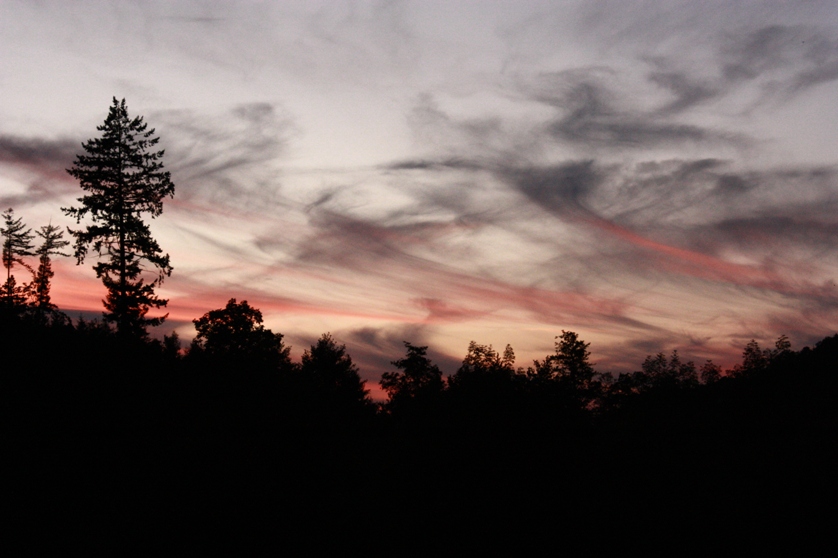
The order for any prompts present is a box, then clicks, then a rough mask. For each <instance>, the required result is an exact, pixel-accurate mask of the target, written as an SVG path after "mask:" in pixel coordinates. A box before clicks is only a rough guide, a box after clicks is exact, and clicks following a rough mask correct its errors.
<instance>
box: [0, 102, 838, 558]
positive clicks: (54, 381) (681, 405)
mask: <svg viewBox="0 0 838 558" xmlns="http://www.w3.org/2000/svg"><path fill="white" fill-rule="evenodd" d="M98 130H99V131H101V132H102V134H101V136H100V137H98V138H94V139H91V140H89V141H88V142H85V143H84V144H82V147H83V149H84V152H85V153H84V154H83V155H78V156H77V158H76V161H75V162H74V164H73V166H72V168H71V169H69V170H68V172H69V173H70V175H72V176H73V177H74V178H75V179H77V180H78V181H79V184H80V186H81V188H82V190H83V191H84V192H85V194H84V196H83V197H81V198H78V200H77V202H78V204H77V205H76V206H73V207H69V208H63V212H64V213H65V214H66V215H68V216H70V217H72V218H73V219H75V221H76V224H77V228H75V229H73V228H68V229H67V232H68V233H69V235H70V236H71V237H72V238H73V240H74V242H73V243H72V245H73V255H74V256H75V258H76V261H77V263H83V262H84V261H85V258H88V257H90V258H94V257H95V259H96V260H97V261H96V263H95V264H94V265H93V270H94V271H95V273H96V276H97V277H98V278H99V279H101V280H102V283H103V285H104V287H105V289H106V290H107V295H106V298H105V300H104V301H103V303H104V307H105V312H104V313H103V316H102V319H101V320H92V321H85V320H81V319H80V320H78V321H77V322H73V321H72V320H71V319H70V318H68V317H67V316H66V315H65V314H63V313H62V312H61V311H60V310H59V309H58V308H57V307H56V306H55V305H54V304H53V303H52V301H51V299H50V296H49V292H50V284H51V280H52V278H53V277H54V273H53V271H52V265H51V258H52V257H55V256H59V255H65V256H66V255H69V254H64V253H63V252H62V250H63V249H65V248H67V247H68V246H69V245H70V241H69V240H64V239H63V232H62V231H59V229H58V228H57V227H54V226H53V225H52V224H49V225H47V226H45V227H41V228H40V229H39V230H38V231H37V233H36V234H37V236H39V237H40V238H41V241H40V245H39V247H38V248H36V247H35V244H34V240H35V236H36V235H35V234H33V233H32V231H31V230H30V229H28V228H27V227H26V225H25V224H24V223H23V221H22V219H21V218H16V217H15V215H14V213H13V211H12V210H8V211H6V212H5V213H4V214H3V223H2V226H0V238H2V242H3V265H4V267H5V269H6V280H5V282H4V285H3V288H2V291H0V355H2V362H3V367H2V372H0V413H2V414H0V429H1V430H0V441H2V452H3V453H2V457H3V465H4V471H5V475H4V480H5V483H3V491H2V494H1V495H2V498H3V502H4V504H5V510H6V511H7V512H10V513H7V514H6V515H7V516H12V517H13V518H14V519H13V520H12V522H9V523H7V524H6V525H4V526H5V527H6V531H7V532H8V531H12V532H14V531H15V530H16V529H17V527H18V526H20V527H21V529H20V530H19V531H20V532H29V531H30V530H33V529H35V530H37V531H39V532H41V533H43V536H42V537H40V538H38V537H36V538H30V539H27V544H28V547H29V548H30V550H32V551H33V552H32V553H35V552H34V550H35V549H36V548H37V544H38V543H39V542H40V541H41V539H48V540H50V541H54V540H56V539H59V538H60V537H58V536H57V534H56V532H57V528H58V526H63V527H65V528H66V527H69V531H70V532H71V533H72V534H73V535H75V537H77V538H78V539H79V540H78V541H76V542H74V543H71V542H70V540H69V539H63V538H61V540H62V541H64V540H66V543H65V544H64V546H67V547H72V548H84V549H87V548H89V547H91V546H92V545H94V544H96V543H101V544H104V543H105V541H109V540H112V539H115V540H117V541H118V542H117V543H116V544H115V546H113V547H111V548H110V549H109V550H110V551H111V552H110V554H114V552H113V550H118V551H120V552H119V554H124V553H125V549H131V550H132V551H135V552H136V550H139V549H142V550H143V553H144V554H152V553H153V554H155V555H157V554H161V550H162V551H164V552H165V551H168V552H166V553H167V554H173V553H175V552H176V553H178V554H186V553H190V554H191V553H194V550H196V547H197V546H198V545H199V544H200V543H201V542H211V543H213V542H215V541H217V540H218V539H220V538H221V536H222V534H235V536H237V537H238V539H236V540H235V547H234V548H235V550H236V554H237V555H238V554H242V550H243V549H244V548H245V547H246V545H247V544H248V543H252V542H254V541H264V540H265V539H266V538H273V539H274V540H275V542H277V543H279V544H280V545H281V546H284V547H285V548H287V549H290V550H292V551H294V552H295V554H312V555H316V554H318V553H317V552H315V550H316V549H318V548H319V547H325V546H333V547H335V548H337V549H339V550H340V551H341V555H345V554H349V553H350V551H351V550H354V549H364V548H366V549H368V550H369V549H374V550H379V551H380V550H384V551H385V552H386V553H387V554H392V555H403V554H408V555H414V554H420V553H422V554H426V553H428V552H439V551H443V550H444V551H446V553H447V554H451V553H454V552H457V553H466V554H468V555H475V554H477V553H484V551H490V552H492V554H498V553H504V554H510V553H511V552H513V551H514V552H516V553H521V552H522V551H526V550H532V551H538V552H539V553H545V552H549V553H559V552H568V553H571V554H595V553H598V552H599V551H601V550H605V549H606V548H608V549H610V550H612V551H613V550H615V549H616V550H623V551H625V550H628V549H631V548H634V547H638V546H641V545H645V546H653V547H658V550H659V553H664V552H665V553H666V554H668V555H669V554H678V555H681V554H685V553H693V554H698V553H701V554H709V553H710V552H713V553H714V554H715V553H719V552H724V553H725V554H730V553H731V551H738V550H745V551H751V552H753V550H754V549H755V548H757V547H760V546H766V547H769V548H770V549H771V550H773V551H774V553H782V554H791V553H792V552H793V553H794V554H801V553H802V552H803V551H806V550H808V547H807V546H806V545H807V544H814V542H815V541H818V540H822V539H823V538H824V536H823V535H824V533H830V532H831V529H832V528H833V526H832V525H831V522H830V520H831V519H832V515H830V514H829V512H828V511H827V510H829V509H830V508H831V507H832V506H833V496H834V494H835V488H836V476H835V470H836V469H835V466H836V461H835V457H834V456H833V453H834V451H833V449H834V447H835V442H836V433H838V410H836V405H835V401H836V396H837V395H838V385H836V382H838V370H836V368H838V336H833V337H827V338H825V339H824V340H823V341H821V342H820V343H818V344H817V345H815V346H814V347H812V348H804V349H803V350H800V351H793V350H792V349H791V347H790V345H789V343H788V341H787V339H786V338H785V337H781V338H780V339H779V340H778V341H777V343H776V345H775V347H774V348H772V349H767V350H763V349H762V348H761V347H759V345H758V344H757V343H756V342H755V341H754V342H751V343H749V344H748V345H747V346H746V347H745V349H744V351H743V359H742V363H741V364H739V365H737V366H735V367H734V368H733V369H731V370H728V371H725V372H723V371H722V370H721V369H720V368H719V367H718V366H716V365H714V364H713V363H712V362H707V363H705V364H704V365H702V366H701V367H700V368H697V367H696V366H695V365H694V364H693V363H691V362H683V361H682V360H681V359H680V357H679V356H678V354H677V352H673V353H672V354H671V355H669V356H667V355H665V354H658V355H655V356H649V357H648V358H647V359H646V360H645V361H644V362H643V363H642V364H641V365H640V367H639V370H638V371H637V372H634V373H632V374H621V375H619V376H617V377H614V376H612V375H610V374H608V373H605V372H598V371H596V370H595V368H594V366H593V365H592V364H591V362H590V361H589V351H588V343H586V342H584V341H583V340H582V339H580V338H579V336H578V335H577V334H576V333H574V332H569V331H563V332H562V333H561V335H559V336H558V337H557V338H556V344H555V351H554V352H553V353H552V354H550V355H547V356H545V357H544V359H543V360H540V361H536V362H534V363H533V364H532V366H529V367H527V368H526V369H524V368H516V367H515V357H514V353H513V351H512V348H511V347H507V348H506V350H505V351H503V352H502V353H499V352H498V351H496V350H494V349H493V348H492V347H491V346H486V345H480V344H478V343H471V344H470V345H469V347H468V351H467V354H466V356H465V357H464V359H463V361H462V365H461V366H460V367H459V369H458V370H457V371H456V373H455V374H453V375H452V376H450V377H448V378H445V377H443V375H442V374H441V372H440V370H439V368H438V367H437V366H436V365H435V364H434V363H433V362H431V361H430V359H429V358H428V356H427V348H426V347H422V346H416V345H413V344H411V343H409V342H406V343H405V353H404V355H403V356H402V355H394V361H393V363H392V364H393V368H392V370H391V371H390V372H387V373H385V374H384V375H383V376H382V380H381V386H382V388H383V389H384V390H385V391H386V393H387V394H388V400H387V401H386V402H385V403H382V404H376V403H374V402H373V401H372V400H371V399H370V397H369V393H368V391H367V390H366V388H365V385H364V382H363V381H362V380H361V376H360V374H359V370H358V368H357V366H356V365H355V364H354V363H353V362H352V358H351V356H350V355H349V354H348V353H347V351H346V348H345V346H343V345H341V344H339V343H338V342H337V341H336V340H335V339H333V338H332V337H331V336H330V335H329V334H325V335H323V336H322V337H320V339H318V340H317V342H316V343H315V344H314V345H312V346H311V347H310V348H308V349H307V350H306V351H305V352H304V354H303V356H302V358H301V360H300V362H293V361H292V360H291V358H290V356H289V353H290V351H289V348H288V347H287V346H286V345H285V343H284V342H283V337H282V335H280V334H277V333H274V332H272V331H270V330H268V329H266V328H265V327H264V326H263V325H262V315H261V313H260V312H259V310H258V309H256V308H253V307H251V306H250V305H249V304H247V303H246V302H244V301H242V302H237V301H236V300H235V299H231V300H230V301H229V302H228V304H227V305H226V306H225V307H224V308H219V309H216V310H211V311H209V312H207V313H206V314H205V315H204V316H202V317H200V318H197V319H195V320H194V325H195V329H196V336H195V339H194V341H193V342H192V343H191V345H190V346H189V347H188V348H185V349H181V344H180V341H179V340H178V338H177V336H176V335H174V334H173V335H171V336H167V337H164V339H163V340H157V339H153V338H151V337H150V336H149V335H148V328H149V327H153V326H156V325H159V324H160V323H162V321H163V320H164V319H165V316H159V317H148V312H149V311H150V310H151V309H161V308H164V307H165V306H166V304H167V300H165V299H161V298H159V297H158V296H157V294H156V292H155V289H156V288H157V287H158V286H159V285H161V284H162V282H163V280H164V278H165V277H168V276H169V275H170V274H171V272H172V266H171V264H170V261H169V256H168V254H164V253H163V251H162V249H161V248H160V246H159V245H158V244H157V242H156V240H155V239H154V238H153V237H152V236H151V232H150V229H149V227H148V225H147V224H146V223H145V221H144V220H143V216H151V217H152V218H154V217H157V216H159V215H160V214H161V213H162V203H163V200H164V198H166V197H170V196H173V195H174V184H173V183H172V182H171V180H170V176H169V173H168V172H166V171H164V170H163V165H162V157H163V151H162V150H161V151H155V149H156V148H155V145H156V144H157V142H158V138H156V137H154V136H153V134H154V130H153V129H148V128H147V125H146V124H145V123H144V122H143V120H142V118H140V117H135V118H133V119H132V118H130V117H129V116H128V112H127V108H126V106H125V101H124V100H122V101H121V102H120V101H117V100H116V99H114V100H113V105H112V106H111V108H110V111H109V114H108V117H107V119H106V120H105V122H104V124H103V125H102V126H100V127H98ZM36 257H37V264H36V262H35V261H33V260H34V258H36ZM24 270H26V272H28V273H29V274H30V275H31V280H30V281H22V280H20V281H18V279H17V278H16V277H15V275H14V274H15V272H17V273H19V274H21V273H24ZM24 274H25V273H24ZM190 527H192V528H194V530H190ZM65 530H66V529H65ZM172 535H178V536H179V538H180V540H181V542H182V546H169V545H166V544H164V543H163V542H162V541H163V540H165V539H167V538H169V537H170V536H172ZM190 535H191V536H190ZM63 536H66V535H63ZM4 542H6V541H5V540H4ZM501 545H510V546H508V547H507V546H501ZM786 545H787V546H786ZM173 551H174V552H173Z"/></svg>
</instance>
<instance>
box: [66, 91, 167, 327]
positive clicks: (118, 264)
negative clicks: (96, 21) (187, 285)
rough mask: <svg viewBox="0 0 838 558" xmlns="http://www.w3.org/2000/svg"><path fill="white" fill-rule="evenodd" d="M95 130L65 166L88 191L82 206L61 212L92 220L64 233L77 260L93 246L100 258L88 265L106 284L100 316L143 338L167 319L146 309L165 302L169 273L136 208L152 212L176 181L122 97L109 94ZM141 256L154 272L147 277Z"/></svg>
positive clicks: (154, 140)
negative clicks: (161, 293)
mask: <svg viewBox="0 0 838 558" xmlns="http://www.w3.org/2000/svg"><path fill="white" fill-rule="evenodd" d="M96 129H97V130H99V131H100V132H102V136H101V137H99V138H93V139H91V140H88V141H87V142H86V143H83V144H82V147H83V148H84V150H85V152H86V154H84V155H77V156H76V161H75V163H74V164H73V168H71V169H68V170H67V172H68V173H70V175H71V176H73V177H74V178H76V179H77V180H78V181H79V184H80V186H81V188H82V190H84V191H85V192H87V195H85V196H83V197H81V198H78V201H79V203H80V204H81V205H80V206H78V207H70V208H63V211H64V212H65V213H66V214H67V215H69V216H71V217H74V218H75V219H76V222H77V223H80V222H81V220H82V219H83V218H85V217H89V218H90V220H91V221H92V222H93V224H91V225H87V226H86V227H85V228H83V229H79V230H73V229H70V233H71V234H72V235H73V236H74V237H75V240H76V242H75V256H76V260H77V263H79V264H81V263H82V262H83V261H84V259H85V256H87V253H88V250H89V248H90V246H91V245H92V247H93V250H94V251H95V252H96V253H97V255H98V256H99V258H100V260H99V262H98V263H97V264H96V265H95V266H93V269H94V270H95V271H96V276H97V277H99V278H100V279H102V283H104V285H105V287H106V288H107V289H108V295H107V298H106V299H105V300H104V301H103V302H104V305H105V309H106V310H107V311H106V312H105V319H106V320H108V321H109V322H112V323H114V324H116V328H117V331H118V332H120V333H121V334H128V335H136V336H140V337H144V336H145V335H146V334H147V332H146V327H147V326H156V325H159V324H160V323H162V322H163V320H164V319H165V318H166V316H163V317H157V318H146V317H145V316H146V313H147V312H148V311H149V309H150V308H152V307H154V308H161V307H164V306H166V304H167V303H168V300H164V299H161V298H159V297H158V296H157V295H156V294H155V292H154V291H155V288H156V287H158V286H159V285H160V284H161V283H162V282H163V279H164V278H165V277H168V276H170V275H171V273H172V266H171V265H170V263H169V255H168V254H163V251H162V250H161V249H160V246H159V245H158V244H157V241H156V240H155V239H153V238H152V237H151V232H150V231H149V228H148V225H147V224H146V223H145V222H144V221H143V219H142V215H143V214H148V215H150V216H151V217H152V218H155V217H158V216H159V215H160V214H161V213H162V212H163V198H165V197H166V196H169V197H173V196H174V193H175V185H174V184H173V183H172V181H171V176H170V174H169V173H168V172H166V171H164V170H163V163H162V161H161V160H162V158H163V150H160V151H155V150H154V146H155V145H156V144H157V142H158V141H159V140H160V138H158V137H153V136H154V129H153V128H152V129H148V125H147V124H145V123H144V122H143V119H142V117H135V118H133V119H132V118H130V117H129V116H128V109H127V108H126V106H125V99H122V101H117V99H116V98H115V97H114V99H113V104H112V105H111V107H110V111H109V112H108V117H107V118H106V119H105V123H104V124H103V125H101V126H97V128H96ZM144 263H148V264H151V268H152V269H153V270H154V271H155V272H156V276H154V277H153V278H152V279H150V280H149V281H148V282H146V278H144V277H143V269H144V267H147V266H145V265H144Z"/></svg>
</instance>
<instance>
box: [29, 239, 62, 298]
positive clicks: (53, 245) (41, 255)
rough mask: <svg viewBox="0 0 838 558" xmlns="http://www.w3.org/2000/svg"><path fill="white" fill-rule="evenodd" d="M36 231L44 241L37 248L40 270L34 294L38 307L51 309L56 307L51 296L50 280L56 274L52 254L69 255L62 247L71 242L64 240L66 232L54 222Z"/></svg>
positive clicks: (34, 282) (34, 281) (35, 280)
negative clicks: (53, 268)
mask: <svg viewBox="0 0 838 558" xmlns="http://www.w3.org/2000/svg"><path fill="white" fill-rule="evenodd" d="M35 232H36V233H37V234H38V236H40V237H41V238H42V239H43V242H41V245H40V246H38V249H37V250H35V253H36V254H37V255H38V271H37V272H36V273H35V279H34V280H33V281H32V285H33V286H32V296H33V298H34V304H35V306H36V307H37V308H40V309H41V310H50V309H54V308H55V307H56V306H55V305H54V304H53V303H52V301H51V299H50V296H49V291H50V281H52V278H53V277H54V276H55V272H54V271H53V270H52V256H69V254H65V253H64V252H62V251H61V249H62V248H64V247H66V246H69V245H70V242H69V241H67V240H64V233H63V232H62V231H61V229H60V228H59V227H56V226H55V225H53V224H52V223H50V224H49V225H45V226H43V227H41V228H40V229H39V230H37V231H35Z"/></svg>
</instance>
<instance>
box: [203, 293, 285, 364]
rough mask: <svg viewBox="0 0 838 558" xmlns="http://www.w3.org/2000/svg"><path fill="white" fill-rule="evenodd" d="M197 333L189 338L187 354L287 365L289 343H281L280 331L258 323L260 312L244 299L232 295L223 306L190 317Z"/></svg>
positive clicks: (247, 362) (225, 361)
mask: <svg viewBox="0 0 838 558" xmlns="http://www.w3.org/2000/svg"><path fill="white" fill-rule="evenodd" d="M192 323H193V324H195V329H196V330H197V331H198V335H196V336H195V339H194V340H193V341H192V346H191V349H190V356H192V357H193V358H199V357H200V356H207V357H212V358H214V359H220V360H221V361H222V362H224V363H225V364H226V363H230V362H237V363H238V364H240V365H241V364H250V365H267V366H270V367H275V368H279V367H285V366H290V357H289V353H290V350H291V349H290V347H286V346H284V345H283V343H282V334H279V333H273V332H272V331H271V330H269V329H265V327H264V326H263V325H262V312H260V311H259V310H257V309H256V308H253V307H252V306H250V305H249V304H248V303H247V301H246V300H243V301H241V302H240V303H237V302H236V299H235V298H231V299H230V300H229V301H227V305H226V306H225V307H224V308H219V309H218V310H211V311H209V312H207V313H206V314H204V315H203V316H202V317H200V318H198V319H196V320H192Z"/></svg>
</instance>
